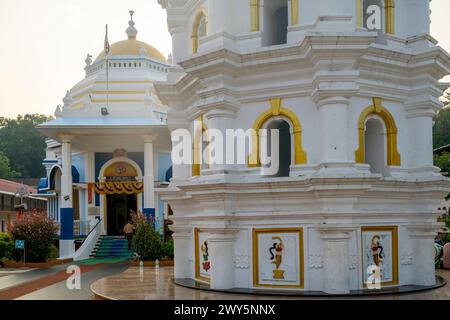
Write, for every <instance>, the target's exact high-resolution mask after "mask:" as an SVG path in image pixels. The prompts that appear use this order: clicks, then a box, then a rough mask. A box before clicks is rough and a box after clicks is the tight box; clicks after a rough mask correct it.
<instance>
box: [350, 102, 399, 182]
mask: <svg viewBox="0 0 450 320" xmlns="http://www.w3.org/2000/svg"><path fill="white" fill-rule="evenodd" d="M381 103H382V101H381V99H380V98H373V105H371V106H369V107H367V108H366V109H364V110H363V112H362V113H361V116H360V117H359V123H358V131H359V133H358V140H359V147H358V149H357V150H356V151H355V160H356V163H366V164H369V165H370V170H371V172H373V173H381V174H383V175H388V172H387V166H400V165H401V157H400V154H399V153H398V150H397V135H398V130H397V127H396V125H395V120H394V117H393V116H392V115H391V113H390V112H389V111H388V110H387V109H386V108H385V107H383V106H382V104H381Z"/></svg>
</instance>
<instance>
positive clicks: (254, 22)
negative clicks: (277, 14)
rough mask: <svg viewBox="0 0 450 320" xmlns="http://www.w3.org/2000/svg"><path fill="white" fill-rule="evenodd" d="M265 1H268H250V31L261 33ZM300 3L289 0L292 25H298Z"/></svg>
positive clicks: (296, 0) (295, 0)
mask: <svg viewBox="0 0 450 320" xmlns="http://www.w3.org/2000/svg"><path fill="white" fill-rule="evenodd" d="M264 1H268V0H250V15H251V17H250V30H251V31H252V32H257V31H261V20H262V19H261V7H263V5H264ZM298 1H299V0H287V4H288V5H289V4H290V12H291V15H290V25H296V24H298V9H299V8H298Z"/></svg>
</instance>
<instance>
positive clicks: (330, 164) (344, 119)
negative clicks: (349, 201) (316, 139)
mask: <svg viewBox="0 0 450 320" xmlns="http://www.w3.org/2000/svg"><path fill="white" fill-rule="evenodd" d="M348 104H349V100H348V99H347V98H345V97H339V96H337V97H330V98H325V99H323V100H320V101H319V102H317V107H318V108H319V115H320V139H321V140H320V142H321V162H322V165H323V167H324V168H323V169H325V170H339V171H342V170H343V169H345V168H348V167H349V166H351V164H352V163H353V162H354V161H352V160H350V159H349V156H348Z"/></svg>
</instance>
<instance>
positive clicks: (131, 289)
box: [91, 267, 450, 300]
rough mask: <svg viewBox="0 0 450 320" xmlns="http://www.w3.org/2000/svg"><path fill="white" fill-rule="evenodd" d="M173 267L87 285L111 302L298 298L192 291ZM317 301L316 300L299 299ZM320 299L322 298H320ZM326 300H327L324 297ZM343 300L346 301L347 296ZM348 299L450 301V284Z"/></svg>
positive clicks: (446, 273)
mask: <svg viewBox="0 0 450 320" xmlns="http://www.w3.org/2000/svg"><path fill="white" fill-rule="evenodd" d="M437 274H438V275H440V276H442V277H444V278H445V279H446V280H447V282H449V283H450V270H438V272H437ZM172 278H173V267H166V268H160V269H159V270H157V269H155V268H150V267H149V268H143V270H141V269H140V268H139V267H130V268H128V269H127V270H126V271H125V272H123V273H121V274H116V275H113V276H110V277H106V278H103V279H100V280H97V281H96V282H94V283H93V284H92V286H91V289H92V291H93V292H94V293H95V294H96V298H97V299H101V298H107V299H113V300H267V299H270V300H278V299H299V298H296V297H281V296H266V295H264V296H257V295H243V294H229V293H220V292H212V291H201V290H194V289H189V288H185V287H181V286H178V285H175V284H174V283H173V281H172ZM301 299H318V298H301ZM322 299H323V298H322ZM327 299H329V298H327ZM345 299H348V298H347V297H346V298H345ZM350 299H389V300H415V299H426V300H435V299H436V300H450V285H446V286H445V287H443V288H439V289H436V290H430V291H423V292H417V293H410V294H402V295H383V296H371V297H364V298H361V297H351V298H350Z"/></svg>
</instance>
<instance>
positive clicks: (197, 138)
mask: <svg viewBox="0 0 450 320" xmlns="http://www.w3.org/2000/svg"><path fill="white" fill-rule="evenodd" d="M197 121H200V122H201V124H202V125H201V127H198V128H194V130H195V131H196V132H194V144H193V145H192V156H193V157H194V161H193V162H192V176H194V177H195V176H199V175H200V170H201V165H200V159H199V157H200V156H202V155H203V154H201V152H202V151H203V150H202V136H203V133H205V132H208V127H207V126H206V124H205V122H204V121H203V115H202V116H200V117H199V118H198V119H197ZM200 128H201V132H200V130H199V129H200ZM207 139H208V140H209V138H208V137H207Z"/></svg>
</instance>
